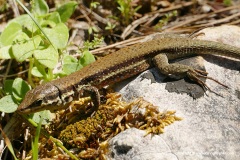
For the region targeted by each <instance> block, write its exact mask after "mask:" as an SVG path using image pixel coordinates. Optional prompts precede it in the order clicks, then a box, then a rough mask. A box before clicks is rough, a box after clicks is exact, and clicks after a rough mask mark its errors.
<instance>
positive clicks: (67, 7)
mask: <svg viewBox="0 0 240 160" xmlns="http://www.w3.org/2000/svg"><path fill="white" fill-rule="evenodd" d="M76 6H77V2H75V1H70V2H67V3H65V4H63V5H62V6H60V7H59V8H58V9H57V10H56V11H57V12H58V13H59V15H60V17H61V20H62V22H63V23H64V22H67V20H68V19H69V18H70V17H71V15H72V14H73V12H74V11H75V8H76Z"/></svg>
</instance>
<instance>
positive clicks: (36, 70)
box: [31, 67, 43, 77]
mask: <svg viewBox="0 0 240 160" xmlns="http://www.w3.org/2000/svg"><path fill="white" fill-rule="evenodd" d="M31 74H32V75H34V76H36V77H43V74H42V73H41V71H39V70H38V68H37V67H33V68H32V70H31Z"/></svg>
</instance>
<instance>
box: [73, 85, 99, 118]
mask: <svg viewBox="0 0 240 160" xmlns="http://www.w3.org/2000/svg"><path fill="white" fill-rule="evenodd" d="M87 96H90V97H91V101H92V102H93V107H91V109H89V110H87V111H86V115H91V114H92V113H93V112H94V111H96V110H97V109H98V108H99V106H100V94H99V92H98V89H97V88H96V87H94V86H82V87H81V89H80V90H79V96H78V98H79V99H80V98H81V97H87ZM76 104H78V105H82V104H83V102H82V101H72V102H71V103H70V105H69V107H72V106H74V105H76Z"/></svg>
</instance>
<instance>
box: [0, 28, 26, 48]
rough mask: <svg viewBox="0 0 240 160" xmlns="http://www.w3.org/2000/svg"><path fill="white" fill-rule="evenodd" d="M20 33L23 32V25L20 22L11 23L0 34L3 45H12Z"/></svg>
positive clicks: (0, 41) (0, 42)
mask: <svg viewBox="0 0 240 160" xmlns="http://www.w3.org/2000/svg"><path fill="white" fill-rule="evenodd" d="M20 33H22V26H21V25H20V24H18V23H10V24H9V25H8V26H7V27H6V28H5V29H4V30H3V32H2V34H1V35H0V44H1V46H8V45H11V44H12V43H13V40H14V39H15V37H16V36H17V35H19V34H20Z"/></svg>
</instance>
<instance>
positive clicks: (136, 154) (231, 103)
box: [108, 56, 240, 160]
mask: <svg viewBox="0 0 240 160" xmlns="http://www.w3.org/2000/svg"><path fill="white" fill-rule="evenodd" d="M204 59H205V60H204V66H205V68H206V70H207V72H208V73H209V76H211V77H214V78H215V79H217V80H219V81H220V82H222V83H223V84H226V85H227V86H228V87H229V88H228V89H227V88H224V87H223V86H221V85H219V84H217V83H215V82H213V81H211V80H207V81H206V83H207V85H209V86H210V88H211V89H212V90H213V91H215V92H217V93H218V94H219V95H216V94H214V93H212V92H209V91H207V92H206V94H205V95H204V96H203V97H200V98H198V99H196V100H194V99H193V98H192V97H190V96H189V95H187V94H184V93H183V94H178V93H173V92H172V93H170V92H168V91H167V90H166V89H165V86H166V82H163V79H164V77H162V76H159V75H158V73H157V70H156V69H151V70H148V71H146V72H144V73H142V74H141V75H139V76H138V77H137V78H135V79H130V80H128V81H125V82H122V83H121V84H119V85H118V87H117V88H116V89H117V90H118V91H119V92H120V93H121V94H122V95H123V97H124V98H125V99H126V100H132V99H134V98H137V97H143V98H144V99H145V100H147V101H149V102H151V103H153V104H154V105H157V106H159V109H160V111H164V110H176V111H177V113H176V115H177V116H180V117H182V118H184V119H183V120H182V121H179V122H175V123H173V124H172V125H170V126H167V127H166V128H165V133H163V134H160V135H153V136H150V135H148V136H146V137H144V134H145V132H144V131H140V130H137V129H128V130H126V131H124V132H122V133H120V134H118V135H117V136H116V137H114V138H113V139H111V140H110V142H109V144H110V152H109V155H108V158H109V159H115V160H120V159H121V160H122V159H124V160H128V159H129V160H130V159H131V160H132V159H133V160H148V159H149V160H150V159H151V160H162V159H168V160H175V159H178V160H199V159H204V160H214V159H216V160H237V159H239V158H240V85H239V84H240V74H239V70H240V63H239V61H237V60H230V59H225V58H222V57H214V56H204ZM151 73H152V74H153V75H154V76H153V77H154V78H155V80H153V79H152V77H151V76H150V77H151V78H149V79H148V78H146V75H151ZM129 81H131V82H129ZM155 81H156V82H155ZM128 82H129V83H128ZM126 84H127V85H126Z"/></svg>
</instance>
